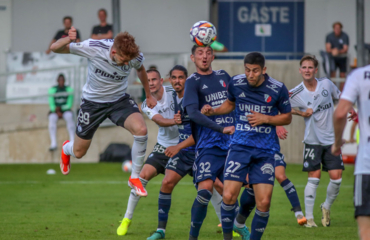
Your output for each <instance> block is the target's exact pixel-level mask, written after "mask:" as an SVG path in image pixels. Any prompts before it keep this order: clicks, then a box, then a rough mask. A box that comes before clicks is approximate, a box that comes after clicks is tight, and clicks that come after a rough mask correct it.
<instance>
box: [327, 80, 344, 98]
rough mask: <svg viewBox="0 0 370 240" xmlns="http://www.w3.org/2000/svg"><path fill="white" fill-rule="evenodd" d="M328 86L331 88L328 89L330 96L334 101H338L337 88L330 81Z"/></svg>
mask: <svg viewBox="0 0 370 240" xmlns="http://www.w3.org/2000/svg"><path fill="white" fill-rule="evenodd" d="M328 81H330V80H328ZM330 86H331V87H330V89H331V96H332V97H333V99H334V100H339V97H340V94H341V91H340V90H339V89H338V88H337V86H336V85H335V84H334V83H333V82H332V81H330Z"/></svg>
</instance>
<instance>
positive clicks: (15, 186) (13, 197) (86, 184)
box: [0, 164, 358, 240]
mask: <svg viewBox="0 0 370 240" xmlns="http://www.w3.org/2000/svg"><path fill="white" fill-rule="evenodd" d="M50 168H53V169H55V170H56V171H57V174H55V175H46V171H47V170H48V169H50ZM346 168H347V170H346V171H344V175H343V182H342V187H341V190H340V193H339V196H338V198H337V200H336V202H335V203H334V205H333V206H332V214H331V218H332V222H331V226H330V227H328V228H324V227H322V226H320V225H321V224H320V223H321V222H320V219H321V212H320V203H322V202H323V201H324V200H325V195H326V187H327V184H328V182H329V178H328V176H327V174H323V177H322V180H321V182H320V185H319V188H318V191H317V198H316V203H315V211H314V215H315V218H316V219H315V220H316V223H317V224H318V225H319V224H320V225H319V227H318V228H315V229H306V228H303V227H299V226H298V225H297V223H296V220H295V218H294V214H293V213H292V212H291V211H290V209H291V206H290V203H289V201H288V199H287V197H286V195H285V192H284V191H283V189H282V188H281V187H280V186H279V184H277V183H276V185H275V186H276V187H275V189H274V194H273V199H272V207H271V210H270V219H269V224H268V226H267V229H266V231H265V233H264V237H263V239H274V240H275V239H276V240H280V239H281V240H282V239H284V240H286V239H289V240H294V239H300V240H302V239H335V240H341V239H358V238H357V227H356V222H355V220H354V218H353V213H354V208H353V204H352V199H353V188H352V185H353V175H352V173H353V167H352V166H347V167H346ZM287 176H288V177H289V179H290V180H291V181H293V183H294V184H295V185H296V187H297V191H298V194H299V197H300V200H301V203H302V204H303V191H304V186H305V184H306V182H307V174H306V173H303V172H301V166H300V165H289V166H288V168H287ZM128 177H129V175H128V174H127V173H123V172H122V171H121V165H120V164H73V165H72V170H71V173H70V174H69V175H68V176H63V175H62V174H61V173H60V171H59V166H58V165H56V164H44V165H36V164H30V165H0V223H1V224H0V239H53V240H54V239H126V240H133V239H135V240H136V239H146V238H147V237H148V236H149V234H150V233H151V232H153V231H155V230H156V227H157V201H158V193H159V188H160V182H161V180H162V178H163V176H159V177H157V178H154V179H153V180H152V181H151V182H150V183H149V184H148V186H147V190H148V192H149V196H148V197H147V198H143V199H141V200H140V202H139V204H138V206H137V208H136V212H135V215H134V219H133V221H132V224H131V227H130V228H129V233H128V234H127V235H126V236H124V237H118V236H117V235H116V229H117V227H118V225H119V223H118V221H120V220H121V219H122V218H123V215H124V213H125V210H126V205H127V200H128V195H129V192H130V190H129V188H128V187H127V180H128ZM195 196H196V191H195V189H194V187H193V186H192V180H191V178H190V177H186V178H185V179H183V180H182V182H180V185H178V186H177V188H176V189H175V191H174V193H173V195H172V206H171V212H170V216H169V222H168V225H167V232H166V239H188V233H189V226H190V209H191V206H192V204H193V201H194V198H195ZM252 216H253V215H252ZM217 224H218V220H217V217H216V214H215V212H214V210H213V207H212V206H209V209H208V215H207V218H206V219H205V221H204V224H203V227H202V229H201V233H200V236H199V239H223V238H222V234H221V231H220V229H219V228H217ZM250 224H251V218H250V219H248V220H247V226H250ZM237 239H240V238H237Z"/></svg>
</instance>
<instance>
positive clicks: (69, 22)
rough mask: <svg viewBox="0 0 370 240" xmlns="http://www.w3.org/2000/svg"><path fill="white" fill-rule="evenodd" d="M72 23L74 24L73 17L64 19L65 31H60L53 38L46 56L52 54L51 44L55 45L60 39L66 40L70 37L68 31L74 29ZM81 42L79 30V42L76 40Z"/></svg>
mask: <svg viewBox="0 0 370 240" xmlns="http://www.w3.org/2000/svg"><path fill="white" fill-rule="evenodd" d="M72 23H73V19H72V17H70V16H66V17H64V18H63V25H64V29H63V30H60V31H58V32H57V34H55V37H54V38H53V40H51V43H50V44H49V47H48V50H46V54H49V53H50V52H51V50H50V46H51V44H53V43H55V42H56V41H57V40H58V39H60V38H64V37H67V36H68V31H69V29H70V28H71V27H72ZM80 41H81V38H80V33H79V31H78V30H77V40H76V42H80Z"/></svg>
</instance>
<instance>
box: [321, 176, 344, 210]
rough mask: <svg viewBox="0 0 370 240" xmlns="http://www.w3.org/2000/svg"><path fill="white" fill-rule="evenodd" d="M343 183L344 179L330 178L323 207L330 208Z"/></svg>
mask: <svg viewBox="0 0 370 240" xmlns="http://www.w3.org/2000/svg"><path fill="white" fill-rule="evenodd" d="M341 183H342V179H341V178H340V179H338V180H333V179H330V182H329V185H328V188H327V190H326V200H325V202H324V205H323V207H324V208H326V209H328V210H330V207H331V205H333V203H334V201H335V199H336V198H337V196H338V194H339V188H340V184H341Z"/></svg>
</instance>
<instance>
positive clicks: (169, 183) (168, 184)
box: [162, 178, 175, 192]
mask: <svg viewBox="0 0 370 240" xmlns="http://www.w3.org/2000/svg"><path fill="white" fill-rule="evenodd" d="M162 187H163V189H166V190H167V191H171V192H172V190H173V189H174V187H175V183H174V181H171V179H167V178H164V179H163V181H162Z"/></svg>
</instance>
